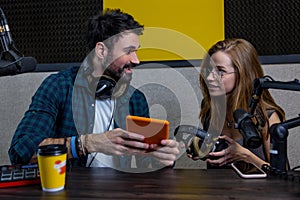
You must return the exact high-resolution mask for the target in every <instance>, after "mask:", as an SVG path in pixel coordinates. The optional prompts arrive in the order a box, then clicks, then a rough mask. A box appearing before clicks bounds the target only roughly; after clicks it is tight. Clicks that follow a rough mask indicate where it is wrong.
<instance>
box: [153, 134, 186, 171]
mask: <svg viewBox="0 0 300 200" xmlns="http://www.w3.org/2000/svg"><path fill="white" fill-rule="evenodd" d="M179 148H181V149H185V145H184V144H180V145H179V143H178V142H177V141H176V140H171V139H168V140H162V141H161V143H160V144H159V145H156V144H151V145H150V149H152V150H153V151H151V152H150V154H151V155H152V156H153V157H154V158H155V159H156V160H157V161H159V163H160V164H162V165H163V166H172V165H173V164H174V162H175V160H176V158H177V156H178V154H179V153H180V150H179Z"/></svg>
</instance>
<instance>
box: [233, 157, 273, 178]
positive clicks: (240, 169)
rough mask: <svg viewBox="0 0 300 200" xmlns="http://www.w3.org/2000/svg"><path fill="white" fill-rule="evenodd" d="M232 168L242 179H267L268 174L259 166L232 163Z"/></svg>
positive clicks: (238, 162)
mask: <svg viewBox="0 0 300 200" xmlns="http://www.w3.org/2000/svg"><path fill="white" fill-rule="evenodd" d="M231 166H232V168H233V169H234V171H236V172H237V174H238V175H239V176H240V177H242V178H266V177H267V174H266V173H265V172H264V171H263V170H262V169H261V168H259V167H258V166H256V165H254V164H252V163H247V162H243V161H237V162H233V163H231Z"/></svg>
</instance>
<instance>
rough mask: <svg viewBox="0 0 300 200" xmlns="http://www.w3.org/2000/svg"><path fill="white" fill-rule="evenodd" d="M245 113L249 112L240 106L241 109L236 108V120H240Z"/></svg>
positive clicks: (234, 116)
mask: <svg viewBox="0 0 300 200" xmlns="http://www.w3.org/2000/svg"><path fill="white" fill-rule="evenodd" d="M245 114H247V112H246V111H245V110H244V109H242V108H239V109H237V110H235V111H234V112H233V118H234V121H235V122H238V121H239V120H240V119H241V117H242V116H243V115H245Z"/></svg>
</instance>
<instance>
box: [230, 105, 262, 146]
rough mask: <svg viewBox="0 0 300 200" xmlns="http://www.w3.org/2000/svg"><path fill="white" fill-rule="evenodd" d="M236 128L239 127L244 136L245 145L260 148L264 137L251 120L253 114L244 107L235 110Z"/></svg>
mask: <svg viewBox="0 0 300 200" xmlns="http://www.w3.org/2000/svg"><path fill="white" fill-rule="evenodd" d="M233 118H234V121H235V122H236V123H235V128H237V129H238V130H239V131H240V133H241V134H242V135H243V138H244V146H245V147H249V148H258V147H259V146H260V145H261V144H262V139H261V137H260V135H259V134H258V133H259V132H258V130H257V127H256V126H255V124H254V123H253V121H252V120H251V116H250V114H249V113H247V112H246V111H245V110H244V109H237V110H235V111H234V112H233Z"/></svg>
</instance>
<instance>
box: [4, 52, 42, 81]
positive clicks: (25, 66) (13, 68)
mask: <svg viewBox="0 0 300 200" xmlns="http://www.w3.org/2000/svg"><path fill="white" fill-rule="evenodd" d="M36 66H37V61H36V59H35V58H33V57H19V58H18V59H17V60H15V61H8V60H0V77H1V76H9V75H17V74H22V73H26V72H32V71H34V70H35V68H36Z"/></svg>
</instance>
